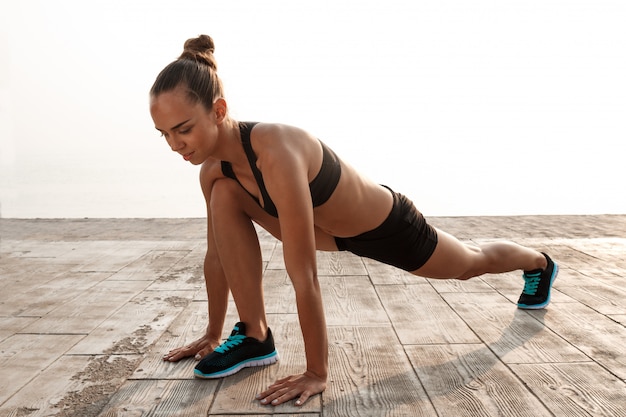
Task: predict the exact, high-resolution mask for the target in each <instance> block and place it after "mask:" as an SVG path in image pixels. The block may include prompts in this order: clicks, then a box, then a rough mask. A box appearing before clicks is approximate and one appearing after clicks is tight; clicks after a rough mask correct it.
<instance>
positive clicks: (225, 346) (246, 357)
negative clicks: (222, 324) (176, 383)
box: [193, 322, 278, 379]
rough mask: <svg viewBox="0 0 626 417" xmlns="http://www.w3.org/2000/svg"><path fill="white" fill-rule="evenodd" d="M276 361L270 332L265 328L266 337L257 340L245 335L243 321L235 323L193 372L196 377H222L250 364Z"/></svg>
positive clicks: (276, 355) (268, 363)
mask: <svg viewBox="0 0 626 417" xmlns="http://www.w3.org/2000/svg"><path fill="white" fill-rule="evenodd" d="M276 361H278V353H277V352H276V349H275V348H274V338H273V337H272V332H271V331H270V329H269V328H268V329H267V339H265V342H259V341H258V340H257V339H255V338H253V337H248V336H246V325H245V323H241V322H240V323H237V324H236V325H235V327H234V329H233V331H232V333H231V334H230V336H229V338H228V339H226V341H225V342H224V343H222V344H221V345H219V346H218V347H217V348H215V350H214V351H213V352H212V353H210V354H208V355H207V356H205V357H204V358H202V360H201V361H200V363H198V365H196V369H194V371H193V373H194V375H195V376H196V377H198V378H204V379H211V378H222V377H225V376H228V375H232V374H234V373H237V372H239V371H240V370H242V369H243V368H247V367H250V366H262V365H270V364H272V363H275V362H276Z"/></svg>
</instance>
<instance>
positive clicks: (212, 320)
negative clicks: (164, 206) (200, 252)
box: [163, 162, 229, 362]
mask: <svg viewBox="0 0 626 417" xmlns="http://www.w3.org/2000/svg"><path fill="white" fill-rule="evenodd" d="M221 176H222V175H221V167H220V163H219V162H216V163H214V162H207V163H205V164H203V165H202V169H201V170H200V186H201V187H202V193H203V194H204V199H205V201H206V207H207V251H206V255H205V257H204V281H205V285H206V292H207V297H208V304H209V306H208V308H209V311H208V313H209V324H208V325H207V328H206V332H205V334H204V335H203V336H202V337H201V338H200V339H198V340H196V341H194V342H192V343H191V344H189V345H187V346H183V347H179V348H177V349H173V350H171V351H170V352H169V353H168V354H166V355H165V356H163V360H166V361H171V362H176V361H178V360H180V359H183V358H186V357H189V356H195V358H196V360H199V359H201V358H202V357H204V356H206V355H208V354H209V353H211V352H213V350H214V349H215V348H216V347H217V346H219V345H220V343H221V338H222V330H223V328H224V320H225V318H226V310H227V308H228V293H229V287H228V283H227V281H226V276H225V275H224V270H223V269H222V264H221V262H220V259H219V256H218V254H217V248H216V245H215V239H214V237H213V227H212V224H211V189H212V188H213V184H214V182H215V180H216V179H217V178H219V177H221Z"/></svg>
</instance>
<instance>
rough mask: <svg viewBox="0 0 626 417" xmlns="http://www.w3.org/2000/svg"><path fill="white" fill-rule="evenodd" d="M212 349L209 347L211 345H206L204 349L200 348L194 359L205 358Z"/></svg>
mask: <svg viewBox="0 0 626 417" xmlns="http://www.w3.org/2000/svg"><path fill="white" fill-rule="evenodd" d="M211 351H212V349H211V348H209V347H205V348H204V349H200V350H199V351H198V353H196V356H195V357H194V359H195V360H197V361H199V360H200V359H202V358H204V357H205V356H206V355H208V354H209V353H211Z"/></svg>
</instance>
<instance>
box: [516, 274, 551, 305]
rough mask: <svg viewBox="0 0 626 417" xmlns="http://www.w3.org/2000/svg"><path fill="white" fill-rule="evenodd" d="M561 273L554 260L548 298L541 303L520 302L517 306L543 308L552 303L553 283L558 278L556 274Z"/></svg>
mask: <svg viewBox="0 0 626 417" xmlns="http://www.w3.org/2000/svg"><path fill="white" fill-rule="evenodd" d="M558 274H559V266H558V265H557V264H556V262H554V270H553V271H552V277H550V286H549V287H548V298H547V299H546V301H544V302H543V303H541V304H518V305H517V308H521V309H522V310H541V309H542V308H545V307H547V306H548V304H550V296H551V294H552V284H554V280H556V276H557V275H558Z"/></svg>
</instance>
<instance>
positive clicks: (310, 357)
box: [296, 280, 328, 380]
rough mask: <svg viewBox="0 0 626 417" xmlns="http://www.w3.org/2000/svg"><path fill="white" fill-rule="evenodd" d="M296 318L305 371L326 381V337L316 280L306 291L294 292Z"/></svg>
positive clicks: (320, 297)
mask: <svg viewBox="0 0 626 417" xmlns="http://www.w3.org/2000/svg"><path fill="white" fill-rule="evenodd" d="M296 303H297V306H298V317H299V319H300V328H301V329H302V336H303V338H304V350H305V354H306V362H307V371H308V372H311V373H313V374H314V375H315V376H317V377H318V378H321V379H323V380H326V378H327V376H328V335H327V332H326V319H325V316H324V307H323V304H322V295H321V292H320V288H319V284H318V283H317V280H315V283H314V284H312V285H311V287H310V288H308V289H306V290H301V291H299V293H298V292H296Z"/></svg>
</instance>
